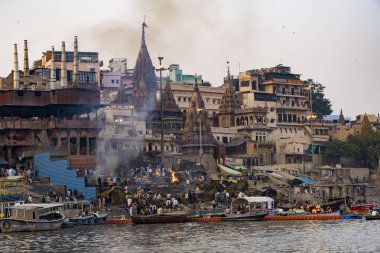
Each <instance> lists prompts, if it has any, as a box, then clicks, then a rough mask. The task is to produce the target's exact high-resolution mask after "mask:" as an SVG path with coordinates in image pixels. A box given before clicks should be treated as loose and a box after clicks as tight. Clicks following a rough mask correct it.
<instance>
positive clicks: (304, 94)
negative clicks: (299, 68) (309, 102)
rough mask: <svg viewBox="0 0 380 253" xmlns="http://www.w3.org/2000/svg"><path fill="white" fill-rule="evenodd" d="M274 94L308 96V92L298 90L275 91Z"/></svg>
mask: <svg viewBox="0 0 380 253" xmlns="http://www.w3.org/2000/svg"><path fill="white" fill-rule="evenodd" d="M276 95H292V96H301V97H309V94H308V93H304V92H299V91H293V92H291V91H281V90H278V91H276Z"/></svg>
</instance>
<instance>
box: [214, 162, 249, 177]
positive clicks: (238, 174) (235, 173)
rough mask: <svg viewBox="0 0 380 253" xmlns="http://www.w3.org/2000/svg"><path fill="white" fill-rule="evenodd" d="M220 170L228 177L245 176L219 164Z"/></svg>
mask: <svg viewBox="0 0 380 253" xmlns="http://www.w3.org/2000/svg"><path fill="white" fill-rule="evenodd" d="M218 168H219V171H220V173H221V174H224V175H228V176H236V177H241V176H242V175H243V174H242V173H241V172H239V171H236V170H233V169H230V168H228V167H226V166H223V165H221V164H218Z"/></svg>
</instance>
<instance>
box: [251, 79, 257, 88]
mask: <svg viewBox="0 0 380 253" xmlns="http://www.w3.org/2000/svg"><path fill="white" fill-rule="evenodd" d="M252 90H257V85H256V80H253V81H252Z"/></svg>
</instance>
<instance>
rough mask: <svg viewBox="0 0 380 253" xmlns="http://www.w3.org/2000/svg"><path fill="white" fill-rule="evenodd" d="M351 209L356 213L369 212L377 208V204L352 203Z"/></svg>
mask: <svg viewBox="0 0 380 253" xmlns="http://www.w3.org/2000/svg"><path fill="white" fill-rule="evenodd" d="M350 209H351V211H355V212H356V213H361V214H364V213H367V212H368V211H369V210H375V209H376V206H375V205H373V204H359V205H351V208H350Z"/></svg>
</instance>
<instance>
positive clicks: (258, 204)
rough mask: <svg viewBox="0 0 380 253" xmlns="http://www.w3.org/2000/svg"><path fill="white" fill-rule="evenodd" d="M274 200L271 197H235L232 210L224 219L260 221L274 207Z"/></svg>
mask: <svg viewBox="0 0 380 253" xmlns="http://www.w3.org/2000/svg"><path fill="white" fill-rule="evenodd" d="M273 203H274V200H273V199H272V198H270V197H241V198H237V199H233V200H232V202H231V209H230V212H229V213H227V214H226V216H225V217H222V221H260V220H264V218H265V216H267V215H268V214H269V212H270V211H271V210H272V208H273Z"/></svg>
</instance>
